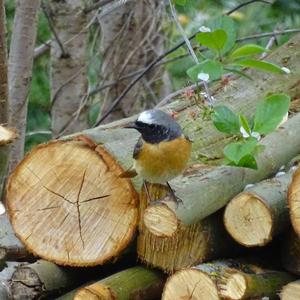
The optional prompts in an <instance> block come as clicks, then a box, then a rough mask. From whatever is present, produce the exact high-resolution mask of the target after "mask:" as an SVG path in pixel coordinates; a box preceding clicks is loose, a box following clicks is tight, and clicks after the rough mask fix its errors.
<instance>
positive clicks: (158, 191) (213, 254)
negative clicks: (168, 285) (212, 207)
mask: <svg viewBox="0 0 300 300" xmlns="http://www.w3.org/2000/svg"><path fill="white" fill-rule="evenodd" d="M148 190H149V193H150V194H151V195H152V197H155V198H152V200H155V199H160V198H161V197H163V196H164V194H165V193H166V192H167V190H166V188H161V187H159V186H158V185H149V187H148ZM147 203H148V198H147V194H146V193H145V191H144V190H143V191H142V193H141V195H140V208H141V212H140V214H141V216H143V212H144V210H145V208H146V205H147ZM222 215H223V212H222V211H219V212H217V213H215V214H213V215H211V216H209V217H208V218H206V219H205V220H203V221H201V222H198V223H196V224H193V225H190V226H185V225H184V224H180V225H179V230H178V231H177V232H176V235H174V236H173V237H157V236H155V235H152V234H151V233H149V232H148V231H147V228H146V227H145V224H144V223H143V222H142V218H141V222H140V227H139V232H140V234H139V236H138V244H137V251H138V255H139V258H140V259H141V260H142V261H143V262H144V263H146V264H149V265H151V266H154V267H158V268H161V269H162V270H164V271H166V272H169V273H172V272H174V271H176V270H179V269H182V268H185V267H191V266H194V265H195V264H199V263H201V262H205V261H208V260H211V259H213V258H217V257H220V256H222V257H229V256H232V255H234V254H237V253H240V252H241V250H242V249H241V248H240V247H239V246H238V244H236V243H235V242H234V241H233V239H232V238H231V237H230V236H229V235H228V234H227V232H226V230H225V228H224V225H223V222H222ZM160 222H163V220H160V219H157V223H160Z"/></svg>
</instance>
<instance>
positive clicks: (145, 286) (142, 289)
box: [74, 266, 165, 300]
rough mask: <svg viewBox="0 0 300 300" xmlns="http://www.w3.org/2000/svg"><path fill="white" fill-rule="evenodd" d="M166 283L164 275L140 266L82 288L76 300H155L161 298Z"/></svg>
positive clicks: (75, 297) (77, 293)
mask: <svg viewBox="0 0 300 300" xmlns="http://www.w3.org/2000/svg"><path fill="white" fill-rule="evenodd" d="M164 282H165V276H164V275H163V274H162V273H160V272H158V271H155V270H151V269H146V268H144V267H141V266H138V267H133V268H130V269H127V270H124V271H121V272H119V273H116V274H114V275H111V276H110V277H107V278H105V279H102V280H100V281H97V282H95V283H93V284H91V285H88V286H85V287H83V288H80V289H79V290H78V291H77V292H76V294H75V296H74V300H94V299H102V300H114V299H118V300H139V299H143V300H155V299H159V298H160V297H161V294H162V290H163V286H164Z"/></svg>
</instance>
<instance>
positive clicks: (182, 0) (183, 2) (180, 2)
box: [174, 0, 186, 6]
mask: <svg viewBox="0 0 300 300" xmlns="http://www.w3.org/2000/svg"><path fill="white" fill-rule="evenodd" d="M174 2H175V4H177V5H181V6H184V5H186V0H174Z"/></svg>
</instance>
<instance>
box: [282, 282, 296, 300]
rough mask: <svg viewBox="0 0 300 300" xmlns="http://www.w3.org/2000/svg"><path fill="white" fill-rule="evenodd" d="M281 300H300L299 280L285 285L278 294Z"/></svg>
mask: <svg viewBox="0 0 300 300" xmlns="http://www.w3.org/2000/svg"><path fill="white" fill-rule="evenodd" d="M280 299H281V300H299V299H300V280H296V281H293V282H290V283H288V284H287V285H285V286H284V287H283V288H282V290H281V292H280Z"/></svg>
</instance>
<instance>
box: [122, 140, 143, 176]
mask: <svg viewBox="0 0 300 300" xmlns="http://www.w3.org/2000/svg"><path fill="white" fill-rule="evenodd" d="M142 146H143V139H142V137H140V138H139V139H138V141H137V143H136V144H135V147H134V150H133V158H134V159H137V158H138V156H139V153H140V151H141V149H142ZM136 175H137V173H136V170H135V169H134V168H133V167H131V168H129V169H128V170H126V171H124V172H122V173H121V174H120V175H119V177H121V178H132V177H135V176H136Z"/></svg>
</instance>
